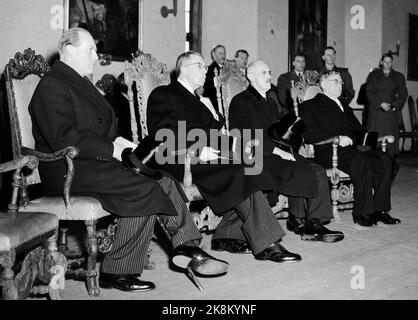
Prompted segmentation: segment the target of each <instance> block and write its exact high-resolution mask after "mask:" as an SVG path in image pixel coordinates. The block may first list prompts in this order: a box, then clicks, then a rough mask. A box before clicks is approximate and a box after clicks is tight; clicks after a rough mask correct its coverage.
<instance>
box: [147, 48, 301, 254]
mask: <svg viewBox="0 0 418 320" xmlns="http://www.w3.org/2000/svg"><path fill="white" fill-rule="evenodd" d="M206 71H207V70H206V66H205V62H204V60H203V57H202V55H201V54H200V53H198V52H186V53H183V54H181V55H180V56H179V57H178V58H177V62H176V72H177V76H178V77H177V81H175V82H173V83H171V84H170V85H167V86H160V87H158V88H156V89H155V90H154V91H153V92H152V93H151V94H150V96H149V98H148V106H147V124H148V131H149V133H150V134H152V135H154V136H156V137H157V136H158V135H159V132H160V133H161V131H162V130H164V131H165V132H170V133H171V134H172V135H174V137H175V138H174V140H175V141H176V148H175V149H176V150H177V145H179V144H180V143H181V142H182V139H183V140H184V137H183V138H182V137H180V134H178V132H179V131H181V130H184V131H185V133H186V134H187V135H191V134H192V133H193V132H195V133H196V132H199V133H202V132H203V133H204V135H205V137H206V138H207V139H208V140H207V141H208V142H212V141H210V140H209V139H210V138H212V136H211V134H210V130H212V132H213V131H214V132H218V131H220V130H221V129H222V127H223V122H224V120H223V118H222V115H220V114H219V112H218V111H217V110H216V109H215V108H213V106H210V101H209V100H208V99H207V100H205V99H202V98H200V97H199V96H197V95H195V90H196V89H198V88H199V87H201V86H202V85H203V84H204V82H205V78H206ZM182 124H183V128H182V127H181V126H182ZM196 137H197V135H196ZM198 138H200V137H198ZM196 140H197V139H196V138H194V139H193V141H186V147H187V148H190V147H191V146H193V145H194V144H195V143H196V142H197V141H196ZM168 142H169V140H167V143H165V146H166V147H167V151H168V152H170V151H173V150H172V149H173V147H170V146H169V145H168ZM170 149H171V150H170ZM219 153H220V150H216V149H213V148H211V147H210V146H209V144H208V143H207V144H205V145H204V146H203V148H202V149H201V152H200V154H199V155H198V158H199V162H198V163H196V164H193V165H192V166H191V171H192V178H193V183H194V184H195V185H196V186H197V187H198V189H199V191H200V193H201V194H202V196H203V198H204V199H205V200H206V201H207V202H208V204H209V206H210V207H211V208H212V210H213V211H214V212H215V214H218V215H222V220H221V222H220V224H219V225H218V227H217V229H216V230H215V234H214V235H213V238H212V250H216V251H229V252H231V253H253V254H254V257H255V259H257V260H270V261H273V262H295V261H300V260H301V257H300V256H299V255H298V254H295V253H291V252H289V251H287V250H286V249H285V248H284V247H283V246H282V245H281V244H280V243H279V242H280V240H281V238H282V237H283V236H284V232H283V230H282V228H281V226H280V224H279V223H278V221H277V219H276V217H275V215H274V213H273V212H272V210H271V208H270V206H269V204H268V202H267V199H266V198H265V197H264V195H263V193H262V192H261V190H271V189H272V188H273V187H272V185H271V182H270V179H269V178H268V177H267V176H264V175H246V174H245V165H244V164H243V163H242V162H240V163H231V162H228V163H224V162H219V161H217V160H218V159H219ZM157 162H158V161H157ZM159 165H160V168H161V169H164V170H167V171H169V172H170V173H171V174H172V175H173V176H174V177H175V178H176V179H177V180H178V181H183V176H184V164H182V163H181V161H180V159H179V160H177V161H176V162H175V163H174V164H162V163H159ZM237 226H238V227H237Z"/></svg>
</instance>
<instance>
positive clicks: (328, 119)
mask: <svg viewBox="0 0 418 320" xmlns="http://www.w3.org/2000/svg"><path fill="white" fill-rule="evenodd" d="M340 101H341V100H340ZM342 105H343V108H344V112H343V111H342V110H341V109H340V108H339V106H338V105H337V103H335V102H334V101H333V100H332V99H330V98H328V97H327V96H326V95H325V94H322V93H318V94H317V95H316V96H315V98H313V99H311V100H308V101H304V102H302V103H301V104H300V106H299V116H300V117H301V118H302V120H303V122H305V131H304V134H303V136H304V138H305V142H306V143H309V144H314V143H317V142H320V141H323V140H327V139H329V138H333V137H336V136H339V135H344V136H348V137H350V138H351V139H352V140H353V141H354V139H355V136H356V133H357V132H358V131H360V130H361V124H360V122H359V121H358V119H357V118H356V116H355V115H354V112H353V110H352V109H351V107H349V106H348V105H347V104H345V103H344V102H342ZM346 148H352V147H351V146H350V147H346ZM343 149H344V148H343ZM331 155H332V143H328V144H325V145H320V146H315V157H316V158H317V159H318V160H319V163H320V164H321V165H323V166H325V167H329V164H330V162H331Z"/></svg>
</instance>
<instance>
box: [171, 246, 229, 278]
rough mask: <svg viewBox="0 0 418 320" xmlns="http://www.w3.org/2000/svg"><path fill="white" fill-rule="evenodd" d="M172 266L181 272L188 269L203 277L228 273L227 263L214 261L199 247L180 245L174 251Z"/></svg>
mask: <svg viewBox="0 0 418 320" xmlns="http://www.w3.org/2000/svg"><path fill="white" fill-rule="evenodd" d="M171 261H172V262H173V264H174V265H175V266H177V267H179V268H181V269H183V270H185V269H187V268H190V269H192V270H193V271H194V272H196V273H197V274H200V275H204V276H218V275H223V274H225V273H227V272H228V266H229V264H228V262H226V261H223V260H219V259H216V258H215V257H213V256H211V255H210V254H208V253H207V252H205V251H204V250H202V249H201V248H199V247H193V246H186V245H181V246H178V247H177V248H176V249H175V250H174V254H173V256H172V258H171Z"/></svg>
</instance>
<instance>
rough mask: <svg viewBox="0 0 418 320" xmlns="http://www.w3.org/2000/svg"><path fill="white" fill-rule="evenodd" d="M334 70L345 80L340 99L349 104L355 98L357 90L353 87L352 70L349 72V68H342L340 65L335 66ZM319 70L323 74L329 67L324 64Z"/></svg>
mask: <svg viewBox="0 0 418 320" xmlns="http://www.w3.org/2000/svg"><path fill="white" fill-rule="evenodd" d="M333 70H334V71H335V72H339V73H340V75H341V80H342V81H343V82H344V84H343V91H342V93H341V96H340V98H339V99H340V100H341V101H342V102H344V103H345V104H347V105H349V104H350V102H351V100H353V98H354V94H355V90H354V88H353V79H352V78H351V74H350V72H348V68H340V67H337V66H334V69H333ZM318 72H319V74H323V73H325V72H327V68H326V67H325V66H322V68H321V69H319V71H318Z"/></svg>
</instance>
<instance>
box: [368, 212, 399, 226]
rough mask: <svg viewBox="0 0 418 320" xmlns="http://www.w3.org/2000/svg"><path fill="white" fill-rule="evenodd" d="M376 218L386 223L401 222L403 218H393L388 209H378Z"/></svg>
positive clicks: (375, 214)
mask: <svg viewBox="0 0 418 320" xmlns="http://www.w3.org/2000/svg"><path fill="white" fill-rule="evenodd" d="M374 218H375V220H376V221H377V222H379V221H380V222H383V223H384V224H399V223H401V220H400V219H398V218H393V217H391V216H390V214H389V213H388V212H386V211H376V212H375V213H374Z"/></svg>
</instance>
